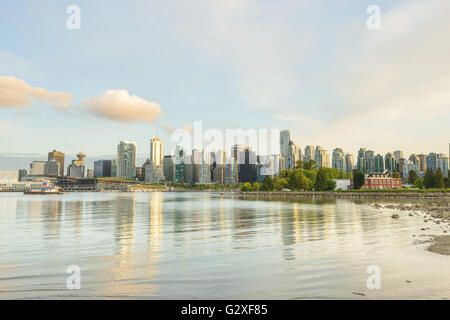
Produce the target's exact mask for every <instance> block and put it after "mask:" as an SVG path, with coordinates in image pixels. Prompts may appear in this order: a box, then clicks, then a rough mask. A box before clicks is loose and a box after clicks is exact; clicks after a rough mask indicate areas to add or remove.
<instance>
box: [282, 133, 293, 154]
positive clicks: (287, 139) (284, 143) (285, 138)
mask: <svg viewBox="0 0 450 320" xmlns="http://www.w3.org/2000/svg"><path fill="white" fill-rule="evenodd" d="M290 141H291V133H290V132H289V130H281V131H280V153H281V155H282V156H283V157H284V158H286V155H287V151H288V146H289V142H290Z"/></svg>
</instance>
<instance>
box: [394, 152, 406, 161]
mask: <svg viewBox="0 0 450 320" xmlns="http://www.w3.org/2000/svg"><path fill="white" fill-rule="evenodd" d="M394 158H395V162H396V163H398V162H399V161H400V159H401V158H404V156H403V151H401V150H397V151H394Z"/></svg>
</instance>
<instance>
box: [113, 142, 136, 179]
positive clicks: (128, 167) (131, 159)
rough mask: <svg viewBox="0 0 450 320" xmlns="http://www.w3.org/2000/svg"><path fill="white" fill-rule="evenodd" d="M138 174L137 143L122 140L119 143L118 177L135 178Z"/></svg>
mask: <svg viewBox="0 0 450 320" xmlns="http://www.w3.org/2000/svg"><path fill="white" fill-rule="evenodd" d="M135 176H136V143H135V142H133V141H120V143H119V144H118V145H117V177H124V178H128V179H133V178H134V177H135Z"/></svg>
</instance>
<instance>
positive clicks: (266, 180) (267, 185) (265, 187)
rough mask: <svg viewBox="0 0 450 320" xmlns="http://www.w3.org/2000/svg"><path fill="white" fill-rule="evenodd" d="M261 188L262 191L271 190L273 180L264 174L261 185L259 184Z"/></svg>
mask: <svg viewBox="0 0 450 320" xmlns="http://www.w3.org/2000/svg"><path fill="white" fill-rule="evenodd" d="M261 190H262V191H272V190H273V181H272V178H271V177H269V176H265V177H264V180H263V183H262V186H261Z"/></svg>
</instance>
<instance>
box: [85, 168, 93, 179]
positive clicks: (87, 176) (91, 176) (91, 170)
mask: <svg viewBox="0 0 450 320" xmlns="http://www.w3.org/2000/svg"><path fill="white" fill-rule="evenodd" d="M93 177H94V169H87V173H86V178H93Z"/></svg>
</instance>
